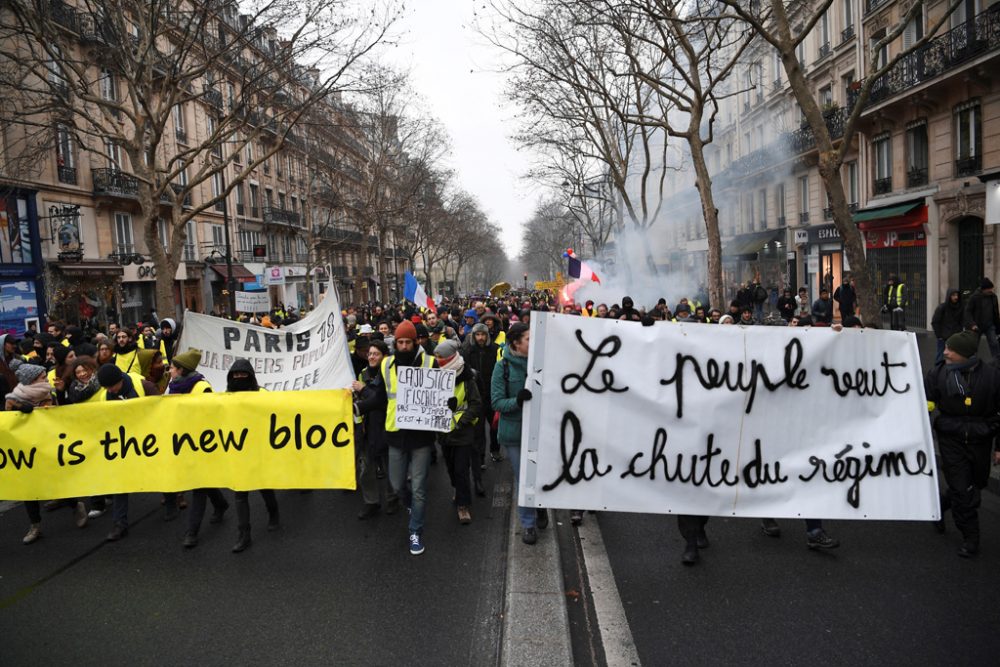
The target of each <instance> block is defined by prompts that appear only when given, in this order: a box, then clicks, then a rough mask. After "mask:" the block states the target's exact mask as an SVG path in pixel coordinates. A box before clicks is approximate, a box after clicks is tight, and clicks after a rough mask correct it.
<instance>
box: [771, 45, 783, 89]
mask: <svg viewBox="0 0 1000 667" xmlns="http://www.w3.org/2000/svg"><path fill="white" fill-rule="evenodd" d="M771 69H772V71H771V76H772V78H773V79H774V84H773V85H774V89H775V90H781V74H782V72H783V71H784V65H782V64H781V54H780V53H779V52H778V51H777V49H775V51H774V58H773V59H772V61H771Z"/></svg>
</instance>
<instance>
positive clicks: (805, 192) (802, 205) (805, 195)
mask: <svg viewBox="0 0 1000 667" xmlns="http://www.w3.org/2000/svg"><path fill="white" fill-rule="evenodd" d="M799 222H802V223H805V222H809V176H808V175H806V176H800V177H799Z"/></svg>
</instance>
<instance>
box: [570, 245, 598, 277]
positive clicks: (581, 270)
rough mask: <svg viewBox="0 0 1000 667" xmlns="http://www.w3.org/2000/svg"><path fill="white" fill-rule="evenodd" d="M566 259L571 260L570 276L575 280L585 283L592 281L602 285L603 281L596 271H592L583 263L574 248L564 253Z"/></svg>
mask: <svg viewBox="0 0 1000 667" xmlns="http://www.w3.org/2000/svg"><path fill="white" fill-rule="evenodd" d="M563 255H564V256H565V257H566V259H568V260H569V275H570V276H571V277H573V278H578V279H580V280H583V281H588V280H591V281H593V282H595V283H597V284H600V283H601V279H600V278H598V277H597V274H596V273H594V270H593V269H591V268H590V267H589V266H587V264H586V263H585V262H581V261H580V260H579V259H578V258H577V256H576V253H574V252H573V249H572V248H569V249H568V250H567V251H566V252H564V253H563Z"/></svg>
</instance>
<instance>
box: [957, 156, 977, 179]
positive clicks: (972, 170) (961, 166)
mask: <svg viewBox="0 0 1000 667" xmlns="http://www.w3.org/2000/svg"><path fill="white" fill-rule="evenodd" d="M982 169H983V156H982V155H975V156H972V157H967V158H962V159H959V160H955V175H956V176H972V175H973V174H977V173H979V172H980V171H982Z"/></svg>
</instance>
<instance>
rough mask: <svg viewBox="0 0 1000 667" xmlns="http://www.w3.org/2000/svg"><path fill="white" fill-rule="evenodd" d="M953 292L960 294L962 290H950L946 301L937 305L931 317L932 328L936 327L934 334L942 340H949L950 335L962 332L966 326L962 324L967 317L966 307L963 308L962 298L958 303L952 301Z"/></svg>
mask: <svg viewBox="0 0 1000 667" xmlns="http://www.w3.org/2000/svg"><path fill="white" fill-rule="evenodd" d="M952 294H960V292H959V291H958V290H957V289H950V290H948V296H947V298H945V300H944V303H942V304H941V305H939V306H938V307H937V310H935V311H934V317H932V318H931V328H932V329H934V335H935V336H937V337H938V338H940V339H941V340H948V337H949V336H951V335H952V334H957V333H960V332H961V331H962V330H963V329H964V328H965V326H964V325H963V324H962V320H963V319H964V318H965V312H964V311H965V309H964V308H962V302H961V300H959V301H958V302H957V303H952V302H951V295H952Z"/></svg>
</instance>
